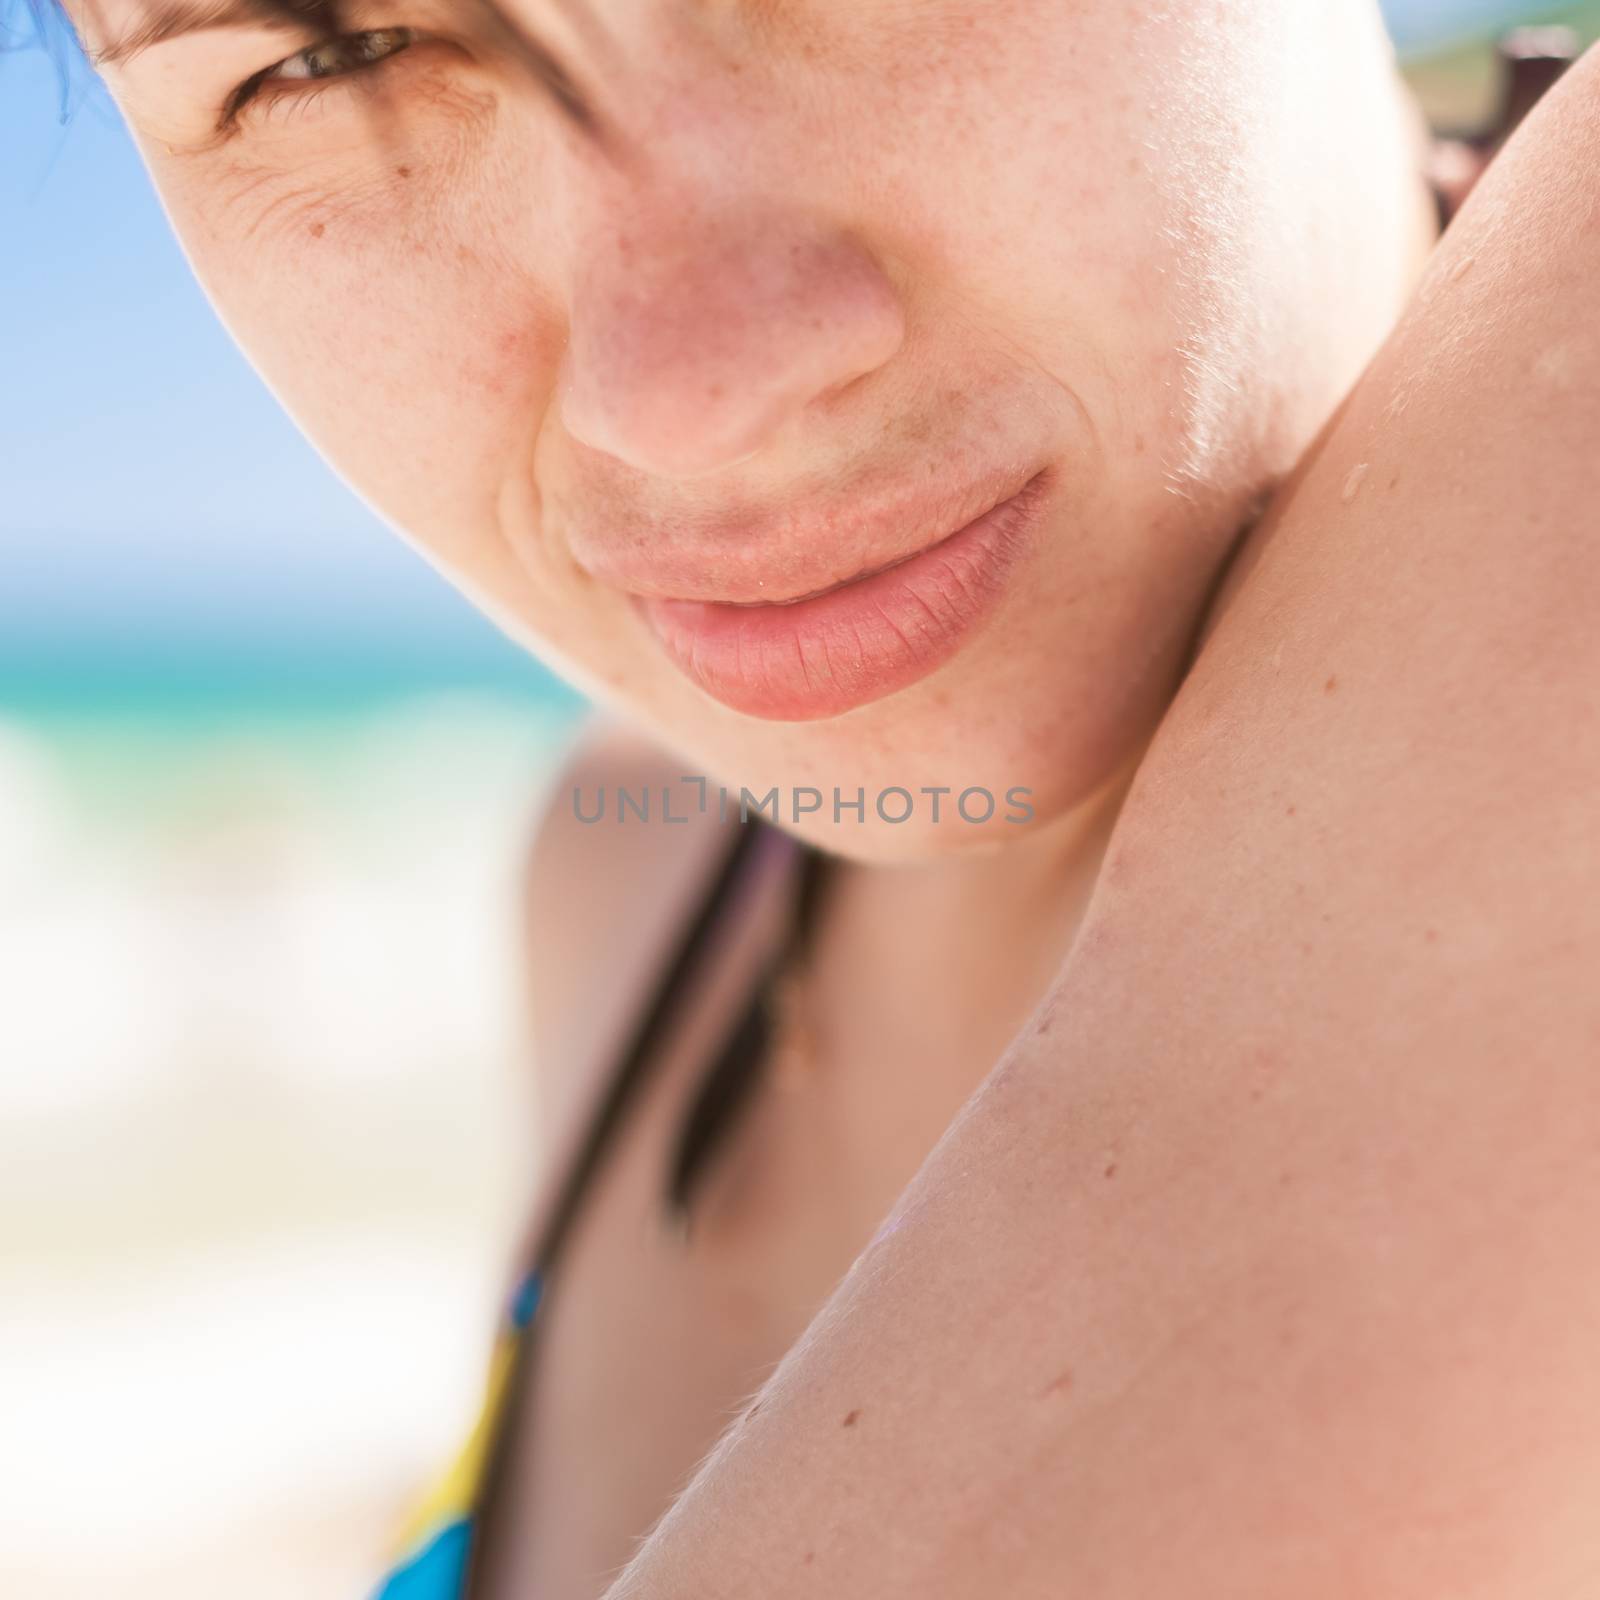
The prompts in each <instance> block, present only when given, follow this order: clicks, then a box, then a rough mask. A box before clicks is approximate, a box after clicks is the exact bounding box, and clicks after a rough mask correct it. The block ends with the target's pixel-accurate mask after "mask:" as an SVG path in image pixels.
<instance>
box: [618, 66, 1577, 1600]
mask: <svg viewBox="0 0 1600 1600" xmlns="http://www.w3.org/2000/svg"><path fill="white" fill-rule="evenodd" d="M1597 286H1600V59H1596V58H1595V57H1594V56H1591V57H1590V58H1589V59H1588V60H1586V61H1584V62H1582V63H1580V64H1579V65H1578V66H1577V67H1575V68H1574V69H1573V71H1572V72H1571V73H1570V74H1569V77H1568V79H1567V81H1566V82H1565V83H1564V84H1563V85H1562V86H1561V87H1560V88H1559V89H1557V90H1556V91H1555V92H1554V93H1553V95H1552V97H1551V99H1550V101H1549V103H1548V104H1546V105H1545V106H1544V107H1542V108H1541V110H1540V111H1539V112H1538V113H1537V114H1536V115H1535V116H1534V117H1533V118H1532V119H1530V121H1529V123H1528V124H1527V126H1526V127H1525V128H1524V129H1523V131H1522V133H1521V134H1520V135H1519V136H1518V137H1517V139H1516V140H1514V141H1513V143H1512V144H1511V146H1509V147H1508V149H1507V150H1506V152H1505V153H1504V154H1503V155H1502V157H1501V158H1500V159H1499V160H1498V161H1497V162H1496V164H1495V167H1494V168H1493V169H1492V170H1491V172H1490V173H1489V174H1488V176H1487V177H1486V178H1485V179H1484V181H1483V183H1482V184H1481V185H1480V187H1479V190H1478V192H1477V193H1476V194H1475V196H1474V197H1473V199H1472V201H1471V202H1470V203H1469V205H1468V208H1467V210H1466V211H1465V213H1464V214H1463V216H1462V218H1461V219H1460V221H1459V222H1458V224H1457V226H1456V227H1455V228H1454V229H1452V232H1451V235H1450V238H1449V240H1448V242H1447V243H1446V244H1445V245H1444V246H1443V247H1442V249H1441V252H1440V255H1439V258H1438V260H1437V262H1436V263H1435V264H1434V267H1433V269H1432V271H1431V273H1430V276H1429V277H1428V280H1427V282H1426V283H1425V285H1424V286H1423V288H1422V290H1421V293H1420V295H1419V297H1418V301H1417V304H1416V306H1415V307H1414V309H1413V311H1412V312H1411V314H1410V315H1409V316H1408V318H1407V320H1406V322H1405V324H1404V325H1403V326H1402V327H1401V329H1400V330H1399V331H1398V332H1397V333H1396V335H1395V336H1394V338H1393V339H1392V340H1391V341H1390V343H1389V345H1388V346H1387V347H1386V349H1385V351H1384V352H1383V353H1382V355H1381V356H1380V358H1379V360H1378V361H1377V362H1376V364H1375V366H1374V367H1373V369H1372V370H1371V371H1369V373H1368V374H1367V376H1366V377H1365V378H1364V379H1363V381H1362V383H1361V385H1360V386H1359V388H1358V390H1357V392H1356V394H1355V395H1354V396H1353V397H1352V399H1351V401H1350V402H1349V403H1348V404H1347V405H1346V407H1345V408H1344V409H1343V411H1342V412H1341V414H1340V416H1339V418H1338V419H1337V422H1336V424H1335V425H1334V426H1333V427H1332V428H1331V429H1330V431H1329V433H1328V435H1327V436H1326V437H1325V438H1324V440H1323V441H1322V442H1321V443H1320V444H1319V446H1318V448H1317V450H1316V451H1315V452H1314V455H1313V459H1312V460H1311V461H1310V462H1309V463H1308V465H1307V467H1306V469H1305V470H1304V472H1303V473H1302V475H1301V477H1300V479H1299V481H1298V482H1297V483H1296V484H1295V485H1294V486H1293V488H1292V492H1291V493H1290V494H1288V495H1287V496H1286V497H1285V499H1284V502H1283V503H1282V505H1281V507H1280V511H1279V512H1278V514H1277V515H1275V517H1274V519H1273V521H1272V522H1271V524H1270V525H1269V526H1268V527H1267V528H1265V529H1264V530H1263V531H1262V534H1261V536H1260V538H1259V540H1258V543H1257V548H1256V549H1255V550H1254V551H1253V552H1252V561H1251V563H1250V564H1249V567H1248V570H1247V575H1246V576H1245V577H1244V579H1243V581H1242V582H1241V583H1240V584H1239V585H1238V586H1237V587H1236V588H1235V589H1234V591H1233V592H1232V594H1231V595H1230V597H1229V600H1228V603H1227V609H1226V612H1225V614H1224V615H1223V617H1222V619H1221V621H1220V624H1219V625H1218V627H1217V628H1216V631H1215V632H1214V634H1213V635H1212V637H1211V638H1210V640H1209V641H1208V643H1207V646H1206V648H1205V650H1204V652H1203V655H1202V658H1201V660H1200V662H1199V664H1198V666H1197V668H1196V670H1195V672H1194V674H1193V676H1192V678H1191V679H1190V681H1189V682H1188V683H1187V684H1186V686H1185V688H1184V690H1183V692H1182V694H1181V696H1180V698H1179V700H1178V701H1177V703H1176V704H1175V706H1174V708H1173V710H1172V712H1171V714H1170V716H1169V718H1168V721H1167V723H1166V724H1165V725H1164V727H1163V729H1162V731H1161V733H1160V735H1159V736H1158V738H1157V741H1156V743H1155V744H1154V746H1153V747H1152V749H1151V752H1150V754H1149V757H1148V759H1147V763H1146V766H1145V768H1144V770H1143V772H1142V774H1141V777H1140V780H1139V782H1138V783H1137V785H1136V788H1135V790H1134V793H1133V795H1132V797H1131V798H1130V800H1129V802H1128V806H1127V809H1126V812H1125V814H1124V816H1123V818H1122V820H1121V822H1120V824H1119V827H1118V832H1117V836H1116V839H1115V840H1114V842H1113V846H1112V853H1111V857H1110V859H1109V861H1108V865H1107V871H1106V875H1105V878H1104V881H1103V883H1102V885H1101V888H1100V890H1099V892H1098V894H1097V898H1096V901H1095V904H1094V906H1093V908H1092V909H1091V913H1090V916H1089V920H1088V922H1087V924H1086V926H1085V928H1084V931H1083V933H1082V935H1081V937H1080V940H1079V942H1078V946H1077V948H1076V949H1075V951H1074V953H1073V956H1072V958H1071V959H1070V961H1069V962H1068V964H1067V966H1066V968H1065V969H1064V971H1063V974H1062V977H1061V979H1060V981H1059V984H1058V986H1057V988H1056V990H1055V991H1054V993H1053V994H1052V996H1051V997H1050V999H1049V1001H1048V1002H1047V1004H1046V1006H1045V1008H1044V1009H1043V1010H1042V1011H1041V1012H1040V1014H1039V1016H1038V1018H1037V1019H1036V1022H1035V1023H1034V1025H1033V1026H1031V1027H1030V1029H1029V1030H1028V1031H1027V1032H1026V1033H1025V1034H1024V1036H1022V1037H1021V1038H1020V1039H1019V1040H1018V1041H1017V1043H1016V1044H1015V1046H1014V1047H1013V1049H1012V1051H1011V1052H1010V1054H1009V1055H1008V1057H1007V1058H1006V1059H1005V1060H1004V1061H1003V1062H1002V1063H1001V1065H1000V1066H999V1067H998V1068H997V1069H996V1070H995V1072H994V1073H993V1074H992V1075H991V1077H990V1079H989V1080H988V1082H987V1083H986V1084H985V1086H984V1087H983V1089H982V1090H981V1091H980V1092H979V1094H978V1095H977V1096H976V1097H975V1099H974V1100H973V1101H972V1102H971V1104H970V1105H969V1106H968V1108H967V1110H966V1111H965V1112H964V1113H963V1115H962V1116H961V1117H960V1118H959V1119H958V1121H957V1123H956V1124H955V1126H954V1127H953V1128H952V1129H951V1130H950V1132H949V1133H948V1134H947V1136H946V1137H945V1139H944V1140H943V1142H942V1143H941V1144H940V1146H939V1148H938V1149H937V1150H936V1151H935V1152H934V1154H933V1156H932V1157H931V1158H930V1160H929V1161H928V1163H927V1164H926V1166H925V1167H924V1169H923V1171H922V1172H921V1174H920V1175H919V1176H918V1178H917V1179H916V1181H915V1182H914V1183H913V1184H912V1186H911V1188H910V1189H909V1190H908V1191H907V1193H906V1195H905V1196H904V1198H903V1200H902V1202H901V1203H900V1205H899V1207H898V1208H897V1210H896V1212H895V1214H894V1216H893V1218H892V1219H891V1221H890V1224H889V1226H888V1227H887V1228H886V1229H885V1231H884V1233H883V1234H882V1235H880V1237H879V1239H878V1240H877V1241H876V1242H875V1243H874V1244H873V1246H872V1247H871V1248H869V1249H868V1250H867V1251H866V1252H865V1253H864V1255H863V1256H862V1257H861V1259H860V1260H859V1261H858V1262H857V1263H856V1266H855V1267H854V1269H853V1270H852V1272H851V1273H850V1275H849V1276H848V1278H847V1279H846V1280H845V1282H844V1284H843V1285H842V1286H841V1287H840V1289H839V1291H838V1292H837V1293H836V1294H835V1296H834V1297H833V1299H832V1300H831V1302H830V1303H829V1304H828V1306H827V1307H826V1308H825V1309H824V1311H823V1312H822V1314H821V1316H820V1317H819V1318H818V1319H817V1321H816V1323H815V1324H814V1325H813V1327H812V1329H811V1330H810V1332H809V1333H808V1334H807V1335H806V1337H805V1338H804V1339H803V1340H802V1341H801V1343H800V1345H799V1346H797V1348H796V1349H795V1350H794V1351H793V1352H792V1353H791V1355H790V1356H789V1357H788V1358H787V1359H786V1361H785V1362H784V1363H783V1365H782V1366H781V1367H780V1369H779V1370H778V1372H777V1374H776V1375H775V1376H774V1377H773V1379H772V1380H771V1382H770V1383H769V1384H768V1385H767V1387H766V1388H765V1390H764V1391H763V1392H762V1394H761V1397H760V1400H759V1402H758V1405H757V1407H755V1408H753V1410H752V1413H751V1414H749V1415H747V1416H746V1417H745V1418H743V1419H741V1420H740V1421H739V1423H738V1424H736V1426H735V1427H734V1429H733V1430H732V1431H731V1433H730V1434H729V1435H728V1436H727V1437H726V1438H725V1439H724V1441H723V1442H722V1443H721V1445H719V1447H718V1448H717V1450H716V1451H715V1452H714V1453H713V1455H712V1457H711V1458H710V1459H709V1460H708V1461H707V1462H706V1464H705V1466H704V1467H703V1469H702V1470H701V1472H700V1473H699V1475H698V1476H697V1478H696V1479H695V1481H694V1482H693V1484H692V1485H691V1486H690V1487H689V1489H688V1490H687V1491H686V1492H685V1493H684V1495H683V1496H682V1497H681V1499H680V1500H679V1502H678V1504H677V1505H676V1507H675V1508H674V1510H673V1511H672V1512H671V1513H670V1515H669V1516H668V1517H667V1518H666V1519H665V1520H664V1522H663V1523H662V1525H661V1526H660V1527H659V1528H658V1529H657V1531H656V1532H655V1534H654V1535H653V1536H652V1537H651V1539H650V1540H649V1541H648V1542H647V1544H646V1545H645V1546H644V1548H643V1549H642V1551H641V1552H640V1554H639V1556H638V1558H637V1559H636V1560H635V1561H634V1562H633V1564H632V1565H631V1566H630V1567H629V1569H628V1571H627V1572H626V1573H625V1574H624V1575H623V1577H622V1578H621V1580H620V1581H619V1583H618V1584H617V1586H616V1587H615V1588H614V1590H613V1591H612V1594H613V1596H614V1600H624V1597H626V1600H668V1597H670V1600H734V1597H736V1596H737V1597H739V1600H790V1597H800V1596H807V1597H811V1596H827V1597H829V1600H857V1597H860V1600H868V1597H870V1600H899V1597H904V1600H913V1597H914V1600H955V1597H961V1600H968V1597H985V1600H986V1597H989V1596H996V1597H999V1596H1005V1597H1007V1600H1019V1597H1034V1596H1037V1597H1040V1600H1043V1597H1046V1596H1048V1597H1051V1600H1058V1597H1068V1600H1071V1597H1077V1596H1083V1597H1093V1600H1134V1597H1138V1600H1150V1597H1154V1596H1168V1595H1185V1596H1227V1597H1228V1600H1243V1597H1247V1596H1255V1595H1261V1596H1266V1595H1271V1596H1275V1597H1281V1596H1289V1595H1292V1596H1294V1597H1295V1600H1352V1597H1363V1600H1364V1597H1373V1596H1385V1597H1388V1596H1394V1597H1397V1600H1398V1597H1404V1600H1430V1597H1434V1596H1439V1597H1443V1596H1449V1597H1451V1600H1465V1597H1473V1596H1482V1597H1485V1600H1487V1597H1490V1596H1493V1597H1495V1600H1506V1597H1509V1596H1515V1597H1516V1600H1554V1597H1556V1596H1562V1597H1566V1596H1575V1595H1578V1594H1594V1593H1600V1515H1597V1508H1600V982H1597V978H1600V537H1597V535H1600V306H1597V300H1596V294H1597Z"/></svg>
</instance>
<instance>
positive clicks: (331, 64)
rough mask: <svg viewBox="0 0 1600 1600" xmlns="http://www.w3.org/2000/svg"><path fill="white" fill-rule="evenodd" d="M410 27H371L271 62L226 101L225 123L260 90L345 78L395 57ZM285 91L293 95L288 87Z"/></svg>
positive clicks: (409, 37) (406, 41) (403, 46)
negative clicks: (320, 79)
mask: <svg viewBox="0 0 1600 1600" xmlns="http://www.w3.org/2000/svg"><path fill="white" fill-rule="evenodd" d="M413 38H414V35H413V33H412V30H411V29H410V28H373V29H370V30H368V31H367V32H365V33H346V34H341V35H340V36H339V37H338V38H336V39H325V40H324V41H323V42H322V43H321V44H314V45H311V46H310V47H309V48H307V49H305V50H300V51H297V52H296V53H295V54H294V55H292V56H286V57H285V58H284V59H283V60H282V61H278V62H274V63H273V65H272V66H270V67H266V68H264V69H263V70H262V71H260V72H258V73H256V74H255V75H254V76H253V77H250V78H246V79H245V81H244V82H243V83H241V84H240V85H239V87H238V88H237V89H235V90H234V92H233V94H232V96H231V97H230V99H229V101H228V106H227V111H226V116H225V120H228V121H231V120H232V119H233V118H234V117H235V116H237V115H238V114H239V112H240V111H242V110H243V109H244V107H245V106H246V105H247V104H248V103H249V101H250V100H252V99H253V98H254V97H255V96H256V95H257V94H258V93H259V92H260V91H261V90H263V89H274V88H277V87H279V86H280V85H282V86H292V85H295V84H299V83H309V82H311V81H312V80H313V79H317V78H348V77H352V76H354V75H355V74H357V73H360V72H365V71H367V70H368V69H369V68H372V67H376V66H378V65H379V64H381V63H382V62H384V61H387V60H388V59H389V57H390V56H394V55H398V54H399V53H400V52H401V51H402V50H404V49H406V48H407V47H408V46H410V45H411V43H412V42H413ZM288 92H291V93H292V92H293V89H292V87H289V91H288Z"/></svg>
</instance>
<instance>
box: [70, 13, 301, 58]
mask: <svg viewBox="0 0 1600 1600" xmlns="http://www.w3.org/2000/svg"><path fill="white" fill-rule="evenodd" d="M304 9H305V12H306V15H305V17H304V18H303V19H299V18H295V17H292V16H289V15H287V14H285V13H284V12H280V11H274V10H273V9H272V8H271V7H269V6H265V5H263V4H262V3H261V0H203V3H196V0H189V3H187V4H175V5H174V4H169V5H163V6H160V7H157V8H156V9H155V10H153V11H152V12H150V14H149V15H147V16H146V17H145V19H144V21H142V22H141V23H139V24H138V26H137V27H134V28H131V29H129V30H128V32H127V33H125V34H123V35H122V37H121V38H119V39H114V40H112V42H111V43H110V44H107V45H102V46H101V47H100V48H99V49H98V50H91V51H90V52H89V60H90V61H91V62H93V64H94V65H95V66H96V67H114V66H119V65H121V64H122V63H124V62H126V61H129V60H131V59H132V58H133V57H134V56H136V55H138V54H139V53H140V52H141V51H144V50H148V49H149V48H150V47H151V46H152V45H156V44H164V43H165V42H166V41H167V40H169V39H180V38H182V37H183V36H184V35H185V34H190V33H205V32H207V31H210V30H212V29H219V28H276V29H278V30H280V31H282V32H286V33H287V32H295V31H297V30H301V29H305V28H310V27H313V26H315V22H314V13H315V11H316V9H317V8H316V7H315V6H313V5H308V6H306V7H305V8H304Z"/></svg>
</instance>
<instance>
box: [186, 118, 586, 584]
mask: <svg viewBox="0 0 1600 1600" xmlns="http://www.w3.org/2000/svg"><path fill="white" fill-rule="evenodd" d="M408 155H409V157H410V158H409V159H406V157H407V156H408ZM490 170H491V169H490V151H489V150H488V149H487V148H482V149H479V150H478V151H477V152H475V154H474V158H473V160H472V161H471V162H470V163H469V162H467V161H466V160H465V159H463V158H462V157H461V155H460V153H459V150H457V151H456V152H455V153H454V158H453V159H450V160H448V161H447V160H445V159H443V158H434V159H429V158H427V157H426V155H424V156H422V157H419V156H417V155H415V154H411V153H410V152H409V151H402V152H401V154H399V155H397V156H395V157H394V158H393V159H392V160H390V161H388V162H387V163H386V164H385V166H384V167H383V169H382V170H381V171H377V170H374V169H373V167H372V164H371V161H370V158H369V160H368V164H367V167H366V169H365V170H364V171H363V172H362V173H361V174H360V175H359V177H351V176H350V175H349V174H343V175H339V176H337V177H330V176H327V175H324V176H323V177H321V178H320V179H318V178H317V175H316V174H315V173H311V174H302V175H298V176H297V177H296V178H294V179H289V178H287V177H286V176H284V175H283V174H282V173H265V174H263V173H261V172H250V171H246V170H243V169H239V170H236V171H231V172H223V173H217V174H215V175H214V176H213V178H212V179H211V180H210V181H208V183H207V185H206V187H205V192H204V193H203V194H202V193H199V192H196V193H194V194H192V195H188V196H185V195H183V194H181V193H172V194H169V206H170V208H171V210H172V212H173V216H174V220H175V222H176V223H177V224H178V227H179V231H180V233H182V234H183V235H184V238H185V242H186V245H187V246H188V249H189V254H190V258H191V260H192V262H193V264H194V266H195V270H196V272H197V275H198V276H199V278H200V280H201V282H202V284H203V285H204V286H205V288H206V290H207V292H208V294H209V295H210V296H211V298H212V300H213V302H214V304H215V305H216V307H217V309H218V311H219V313H220V314H221V316H222V318H223V320H224V321H225V322H226V324H227V325H228V327H229V330H230V332H231V333H232V334H233V336H234V338H235V339H236V341H237V342H238V344H239V345H240V347H241V348H242V350H243V351H244V353H245V354H246V356H247V357H248V358H249V360H250V361H251V363H252V364H253V365H254V366H255V367H256V369H257V370H258V371H259V372H260V373H261V375H262V377H263V378H264V379H265V380H266V382H267V383H268V384H269V385H270V387H271V388H272V390H273V392H274V393H275V394H276V395H277V397H278V398H279V399H280V401H281V402H282V403H283V404H284V406H285V408H286V409H287V410H288V411H289V413H290V414H291V415H292V416H293V417H294V419H295V421H296V423H297V424H298V425H299V426H300V428H301V429H302V430H303V431H304V432H305V433H306V434H307V436H308V437H309V438H310V439H311V441H312V442H313V443H314V444H315V445H316V447H317V448H318V450H319V451H320V452H321V453H322V454H323V455H324V456H325V457H326V458H327V459H328V461H329V462H330V463H331V464H332V465H333V467H334V468H335V470H336V471H338V472H339V473H340V474H341V475H342V476H343V477H345V478H346V480H347V481H348V482H350V484H351V485H352V486H353V487H354V488H355V489H356V490H357V491H358V492H359V493H361V494H362V495H363V496H364V497H365V498H367V499H368V500H369V501H370V502H371V503H372V504H373V505H374V506H375V507H376V508H377V509H378V511H379V512H380V513H381V514H382V515H384V516H385V517H386V518H388V519H389V520H391V521H393V522H395V523H397V524H399V525H400V526H402V527H404V528H405V529H406V530H407V531H408V532H410V533H413V534H415V535H416V536H417V537H419V538H421V539H423V540H424V541H425V542H427V543H429V544H430V545H431V546H433V547H434V548H435V549H436V551H437V553H439V554H441V555H444V556H446V557H447V558H448V557H452V556H455V555H457V554H463V555H464V554H465V553H466V552H465V550H464V549H463V548H462V547H463V543H464V541H470V540H472V539H473V538H475V537H478V536H479V535H480V534H481V530H482V529H483V528H484V527H485V526H486V519H488V518H492V516H493V507H494V504H495V498H496V494H497V491H498V489H499V486H500V484H501V482H502V480H503V478H504V476H505V473H506V471H507V470H508V468H509V466H510V465H511V463H512V461H513V460H514V459H515V458H516V457H517V456H518V455H519V454H520V453H523V452H525V451H526V450H527V449H528V448H530V447H531V442H532V439H533V437H534V436H535V435H536V433H537V431H538V428H539V426H540V423H541V420H542V417H543V413H544V410H545V408H546V406H547V405H548V403H549V398H550V395H551V393H552V391H553V386H554V380H555V373H556V367H557V363H558V361H559V356H560V350H561V345H562V334H561V318H560V316H559V314H558V313H557V311H556V309H555V307H554V305H553V303H552V301H551V299H550V296H549V295H548V293H547V292H545V291H543V290H542V289H541V287H540V284H541V281H548V279H547V276H546V275H542V274H541V272H540V270H539V268H540V264H539V262H538V260H537V259H536V256H535V255H534V254H533V252H532V251H531V250H530V249H528V248H522V249H520V250H516V251H513V250H511V249H509V248H507V241H508V240H510V239H516V240H517V241H518V243H519V244H523V245H525V246H526V245H528V244H531V243H532V241H533V240H534V239H535V237H536V233H537V230H536V228H534V227H533V226H532V224H531V222H530V220H529V218H530V216H531V214H532V213H533V211H534V210H535V209H536V206H537V193H538V191H537V186H536V184H535V183H534V182H533V181H532V175H531V174H524V175H523V181H517V182H511V183H507V182H506V181H504V179H503V178H502V179H501V180H500V181H494V182H491V181H490ZM313 180H316V181H313Z"/></svg>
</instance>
